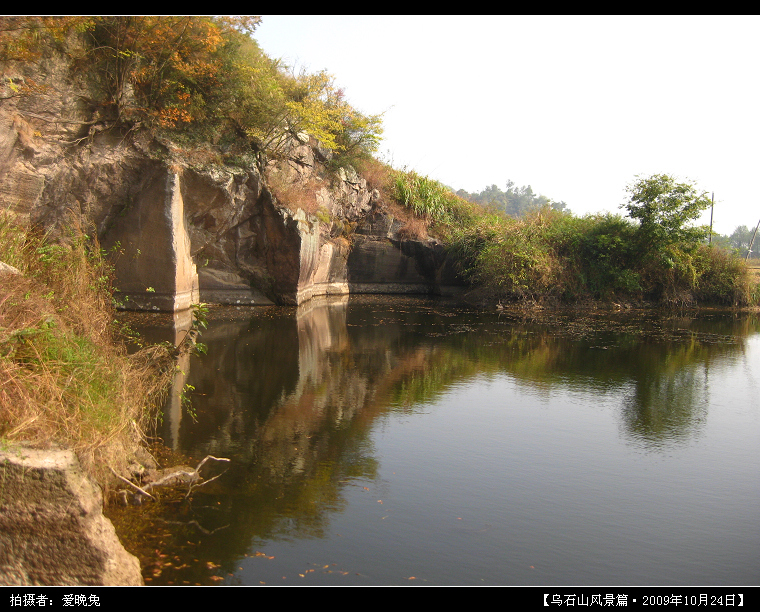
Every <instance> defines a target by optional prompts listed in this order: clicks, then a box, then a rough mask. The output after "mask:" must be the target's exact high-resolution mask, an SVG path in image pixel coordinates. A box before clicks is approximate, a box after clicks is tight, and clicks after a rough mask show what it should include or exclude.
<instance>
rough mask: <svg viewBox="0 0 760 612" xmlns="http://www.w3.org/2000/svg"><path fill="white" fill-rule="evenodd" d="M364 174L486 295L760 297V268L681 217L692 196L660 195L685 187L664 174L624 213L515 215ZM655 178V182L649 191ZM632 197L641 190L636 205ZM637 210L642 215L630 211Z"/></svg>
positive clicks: (719, 301)
mask: <svg viewBox="0 0 760 612" xmlns="http://www.w3.org/2000/svg"><path fill="white" fill-rule="evenodd" d="M366 174H367V176H371V177H372V180H373V181H374V183H375V184H377V185H383V186H384V189H385V193H386V195H387V196H389V197H390V199H392V200H394V201H395V202H396V204H397V205H400V206H403V207H406V208H407V209H408V210H410V211H411V212H413V213H414V215H415V216H416V218H417V219H418V221H417V223H418V224H419V223H423V224H424V228H425V231H426V232H427V233H429V234H430V235H433V236H436V237H438V238H440V239H441V240H442V241H443V242H444V243H445V244H447V245H448V247H449V249H450V251H451V252H452V253H453V254H454V255H455V256H456V258H457V259H458V261H459V265H460V268H461V271H462V273H463V274H464V275H465V276H466V277H467V278H468V279H469V280H470V281H471V282H472V283H473V285H474V286H476V287H478V288H479V289H480V291H481V292H482V293H483V294H485V295H487V296H489V297H490V298H491V299H493V300H501V301H531V302H538V303H544V304H546V303H551V304H561V303H573V304H577V303H579V302H584V301H601V302H627V303H642V302H648V303H654V304H657V305H661V306H672V307H684V306H693V305H698V304H702V305H707V304H710V305H720V306H731V307H734V306H753V305H757V304H758V299H759V298H760V291H759V290H758V283H757V278H756V277H755V276H754V275H753V274H752V273H751V271H750V270H749V268H748V267H747V265H746V264H745V262H744V260H743V259H741V258H739V257H737V256H736V255H734V254H732V253H731V252H729V251H727V250H725V249H723V248H720V247H716V246H711V245H708V244H705V243H704V242H703V240H702V234H703V231H702V230H701V229H700V228H694V227H691V226H690V225H688V221H689V220H690V218H693V217H694V216H695V215H696V214H697V213H698V207H699V205H700V203H699V201H696V204H695V203H694V201H695V200H696V198H695V197H692V199H691V200H688V198H686V199H685V200H678V199H676V202H675V204H674V203H673V202H671V201H670V200H668V199H667V198H673V197H675V198H678V197H681V194H680V191H683V190H684V189H686V188H688V187H689V185H684V184H676V183H673V182H668V180H669V179H670V177H665V176H656V177H651V178H650V179H641V180H640V181H639V183H637V184H636V185H635V186H636V187H637V188H640V190H641V191H644V188H646V189H648V190H650V191H646V192H645V195H644V196H640V195H639V194H640V191H637V192H635V193H634V194H633V195H632V200H631V202H632V203H631V204H629V208H630V210H631V211H632V213H631V217H630V218H629V217H624V216H622V215H613V214H596V215H587V216H584V217H576V216H574V215H573V214H571V213H569V212H564V211H558V210H553V209H551V208H549V207H544V208H541V209H538V210H534V211H533V212H532V213H530V214H528V215H526V216H524V217H521V218H519V219H514V218H511V217H509V216H507V215H506V214H503V213H501V212H498V211H496V210H489V209H487V208H484V207H482V206H479V205H476V204H473V203H471V202H468V201H466V200H463V199H462V198H459V197H458V196H456V195H455V194H454V193H452V192H451V190H450V189H449V188H447V187H446V186H444V185H442V184H441V183H438V182H437V181H434V180H432V179H429V178H427V177H423V176H420V175H418V174H417V173H415V172H410V171H399V170H393V169H391V168H389V167H385V168H382V167H381V166H380V165H378V164H374V165H372V166H369V167H368V169H367V173H366ZM666 179H667V180H666ZM653 185H654V187H653ZM653 188H654V189H655V191H657V189H659V190H660V191H659V192H657V193H655V194H654V195H651V193H650V192H651V190H652V189H653ZM679 190H680V191H679ZM671 192H675V193H676V196H672V193H671ZM687 196H691V194H690V193H688V194H687ZM635 197H636V198H643V197H646V198H648V200H646V201H644V202H643V204H641V205H640V204H639V201H638V200H635V199H634V198H635ZM650 200H651V201H650ZM662 202H665V203H664V204H663V203H662ZM684 202H685V203H684ZM658 207H659V208H658ZM690 207H691V208H690ZM642 210H643V211H645V212H644V213H641V211H642ZM652 211H654V212H652ZM655 213H656V215H655ZM642 214H644V218H643V219H640V218H639V217H637V216H635V215H639V216H640V215H642ZM647 215H648V216H647ZM422 233H424V232H422V231H421V230H420V229H419V228H417V229H416V234H417V235H420V234H422Z"/></svg>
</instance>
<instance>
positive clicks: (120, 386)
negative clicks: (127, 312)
mask: <svg viewBox="0 0 760 612" xmlns="http://www.w3.org/2000/svg"><path fill="white" fill-rule="evenodd" d="M70 238H71V239H70V240H69V241H68V243H67V244H66V243H56V242H53V241H51V240H50V239H49V238H48V237H45V236H43V235H40V234H39V233H35V232H33V231H29V230H28V229H26V228H22V227H19V226H18V225H16V224H14V222H13V221H11V220H9V219H8V218H6V217H4V216H0V261H5V262H6V263H10V264H11V265H13V266H15V267H16V268H18V269H19V270H20V272H21V274H20V275H16V274H3V275H2V276H0V441H10V442H24V443H26V444H31V445H34V446H37V447H42V448H45V447H50V446H52V445H55V446H61V447H66V448H71V449H72V450H74V451H75V452H76V453H77V455H78V456H79V458H80V461H81V462H82V464H83V467H84V468H85V470H86V471H87V472H88V473H90V474H91V475H92V476H93V477H95V478H96V479H97V480H98V481H99V482H101V483H102V484H105V483H107V482H108V479H109V477H110V468H113V469H114V470H116V471H117V472H121V473H123V472H124V471H125V467H126V464H127V461H128V460H129V458H130V457H132V456H133V455H134V452H135V450H136V449H137V446H138V445H139V444H140V442H141V437H142V429H143V426H144V425H145V424H146V419H147V418H148V415H149V411H148V408H150V407H152V406H154V405H155V403H156V402H158V401H159V400H160V397H161V395H162V393H163V391H164V390H165V389H166V383H167V382H168V380H169V378H168V377H169V376H170V375H171V367H170V366H171V364H172V363H173V362H172V360H171V358H170V355H169V352H168V351H167V350H166V349H165V348H163V347H152V348H149V349H145V350H143V351H142V352H140V353H138V354H136V355H127V353H126V350H125V348H124V346H123V344H121V343H120V342H119V341H118V338H117V336H118V333H117V331H116V330H115V327H114V311H113V306H112V302H111V295H112V294H111V291H110V278H111V277H110V270H109V268H108V266H107V265H106V263H105V262H104V260H103V258H102V257H101V256H100V253H99V251H98V249H97V245H89V247H90V248H88V241H87V239H86V238H85V237H84V235H83V234H76V233H75V234H73V235H72V236H71V237H70Z"/></svg>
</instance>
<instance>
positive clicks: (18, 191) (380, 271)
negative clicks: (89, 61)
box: [0, 58, 461, 311]
mask: <svg viewBox="0 0 760 612" xmlns="http://www.w3.org/2000/svg"><path fill="white" fill-rule="evenodd" d="M32 69H33V70H35V71H36V72H35V73H34V75H32V76H34V77H35V79H36V80H37V81H39V82H44V83H46V85H48V86H49V92H50V93H48V94H47V95H45V96H27V97H24V96H20V97H17V98H11V99H8V100H3V104H2V105H0V207H2V208H3V209H5V210H8V211H10V212H12V213H15V214H17V215H20V216H22V217H24V218H26V219H28V220H30V221H31V222H33V223H37V224H39V225H40V226H42V227H44V228H46V229H53V230H55V231H58V232H59V233H61V234H65V232H66V231H67V228H68V227H70V226H71V224H72V221H73V220H75V221H76V223H79V224H81V225H82V226H83V227H84V228H85V230H86V231H87V232H91V231H93V228H94V233H96V234H97V237H98V239H99V240H100V242H101V244H102V245H103V246H104V247H105V248H106V249H107V250H108V252H109V253H110V254H111V256H112V257H113V259H114V263H115V266H116V285H117V288H118V289H119V290H120V291H121V293H122V298H123V299H122V303H123V306H124V307H125V308H133V309H148V310H155V309H158V310H168V311H180V310H182V309H185V308H187V307H188V306H190V305H191V304H192V303H194V302H198V301H204V302H208V303H222V304H225V303H231V304H271V303H275V302H277V303H286V304H300V303H302V302H304V301H306V300H308V299H310V298H312V297H314V296H317V295H334V294H346V293H350V292H357V291H358V292H383V293H392V292H402V293H410V292H414V293H419V292H422V293H431V292H432V293H441V292H450V291H452V290H454V289H455V288H456V287H461V282H460V281H459V280H457V279H456V277H455V275H452V274H451V271H452V268H451V266H450V264H449V262H447V260H446V258H445V256H444V253H443V251H442V249H441V247H440V245H438V244H437V243H435V242H434V241H426V242H425V241H417V242H416V243H414V244H412V243H410V242H408V241H406V240H402V239H401V238H400V236H399V235H398V229H399V225H398V224H397V223H396V224H394V221H393V218H392V217H391V216H389V215H388V213H387V212H385V205H384V203H383V202H382V200H381V198H380V197H379V195H378V193H377V192H373V191H371V190H370V189H368V187H367V183H366V181H365V180H364V179H363V178H361V177H360V176H358V175H357V173H356V172H355V171H354V170H353V169H351V168H350V167H348V168H341V169H339V170H338V171H337V172H333V173H328V172H327V171H326V168H325V166H324V163H325V162H326V160H327V159H328V158H329V156H330V154H329V152H327V151H325V150H324V149H323V148H321V147H320V145H319V143H318V142H316V141H315V140H314V139H313V138H310V137H309V136H308V135H305V134H298V135H294V136H293V137H292V138H291V139H290V141H289V145H288V146H289V149H288V150H286V151H285V154H284V156H283V157H282V158H281V159H279V160H278V161H272V162H269V163H268V164H266V166H264V165H262V164H261V163H260V162H259V161H258V160H257V159H256V158H255V157H254V156H250V158H249V160H248V161H247V162H241V161H240V160H237V161H236V164H238V165H235V166H232V165H225V164H224V163H222V159H223V156H222V154H221V152H220V151H218V150H216V149H214V147H213V146H211V145H208V146H205V147H200V148H196V149H187V148H185V149H183V148H182V147H180V146H179V145H177V144H176V143H172V142H169V141H159V140H157V139H155V138H154V137H152V136H151V135H150V134H149V133H148V132H147V131H144V130H143V131H141V130H139V129H132V130H127V129H125V128H121V127H119V126H118V125H116V124H115V122H114V121H112V120H111V121H109V120H108V118H107V117H104V116H103V114H102V112H103V111H102V109H100V110H98V109H97V108H95V107H94V106H93V105H91V104H90V103H89V102H88V100H89V98H88V91H87V87H86V83H85V82H84V79H85V77H83V76H82V75H79V76H75V75H73V74H72V73H70V72H69V71H68V70H67V69H66V66H65V65H64V63H62V62H60V61H58V62H57V61H56V59H55V58H48V59H46V60H45V61H42V62H40V64H39V65H38V66H36V67H33V68H29V70H32ZM199 159H202V160H203V162H202V163H201V162H199V161H198V160H199ZM208 160H211V161H208ZM442 271H443V272H442Z"/></svg>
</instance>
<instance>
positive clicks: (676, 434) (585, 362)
mask: <svg viewBox="0 0 760 612" xmlns="http://www.w3.org/2000/svg"><path fill="white" fill-rule="evenodd" d="M757 331H758V321H757V318H756V317H754V316H750V315H743V316H732V315H725V316H723V315H714V316H713V317H712V320H708V321H705V320H703V319H693V318H688V317H684V318H672V317H671V318H667V317H666V318H663V317H660V316H657V315H655V314H653V313H650V314H618V315H612V314H605V315H595V316H591V315H571V314H558V313H553V314H548V315H542V316H540V317H539V316H535V315H516V314H506V313H504V312H500V313H482V312H477V311H472V310H468V309H463V308H461V307H456V306H454V305H449V304H446V303H443V302H438V301H428V300H418V299H410V298H401V299H396V300H389V298H382V299H380V298H378V299H375V298H372V297H364V298H351V299H350V300H349V299H348V298H345V297H344V298H336V299H332V300H329V301H321V302H319V303H318V302H316V301H315V302H312V303H309V304H307V305H305V306H301V307H299V308H297V309H296V308H292V307H291V308H280V307H263V308H258V309H255V310H244V309H241V310H235V309H229V308H226V309H218V310H213V311H212V316H211V320H210V324H209V328H208V329H207V330H206V331H204V333H203V335H202V338H201V340H202V341H203V343H204V344H206V345H207V347H208V354H207V355H205V356H202V357H200V358H198V357H193V358H192V359H191V361H190V363H189V367H188V370H187V371H186V372H185V374H183V375H181V376H180V378H179V379H178V381H177V383H176V385H175V387H176V389H177V390H179V389H181V388H183V387H184V385H186V384H189V385H192V387H193V388H194V389H193V390H192V392H191V393H190V397H191V399H192V412H193V413H194V415H195V420H193V418H191V416H190V415H189V414H188V413H187V412H184V413H180V411H179V409H178V407H179V404H178V400H177V398H176V393H175V398H174V399H173V402H174V403H173V404H172V406H173V408H171V409H169V408H168V407H167V410H166V418H165V423H164V436H165V440H166V441H167V442H168V443H170V444H171V445H172V446H173V447H174V448H176V449H178V450H181V451H182V452H184V453H185V454H187V455H189V456H191V457H192V458H193V459H194V460H199V459H201V458H202V457H204V456H205V455H208V454H211V455H215V456H217V457H229V458H231V459H232V460H233V467H232V468H231V469H230V470H229V471H228V472H227V473H226V474H225V475H224V477H223V478H220V479H219V480H217V481H215V482H214V483H212V484H210V485H209V486H208V487H205V488H204V489H199V490H198V493H196V503H194V507H193V509H192V510H189V509H187V508H185V509H178V510H177V516H176V519H177V520H178V521H180V522H181V521H182V520H187V521H190V519H191V518H192V519H193V520H197V521H198V522H199V523H201V524H203V528H204V531H205V532H206V533H209V532H214V530H216V529H219V528H224V529H225V534H226V535H224V537H207V536H204V535H203V534H202V533H200V532H197V531H194V530H193V529H192V528H191V527H188V528H187V529H185V530H183V532H182V535H181V536H179V537H180V539H183V540H189V541H194V542H198V543H201V542H202V543H203V550H202V552H201V551H200V550H198V549H195V550H194V551H193V553H192V554H193V555H194V556H195V557H196V558H197V557H198V556H200V557H201V558H203V559H217V560H218V559H233V560H234V559H235V558H239V557H242V556H244V555H246V554H247V553H248V551H250V550H251V547H252V546H255V545H256V543H257V542H263V541H266V540H282V539H288V538H304V537H306V538H309V537H321V536H322V535H323V533H324V530H325V526H326V525H327V524H328V521H329V517H330V515H331V513H333V512H336V511H341V509H342V508H343V505H344V500H343V492H344V490H345V487H347V486H351V485H352V484H353V483H355V482H357V481H358V480H372V479H374V478H376V475H377V469H378V465H377V460H376V458H375V456H374V454H373V448H372V443H371V440H370V436H369V433H370V431H371V428H372V426H373V423H375V422H376V421H377V420H378V419H382V418H383V417H384V416H385V415H388V414H389V413H391V412H398V411H401V412H409V413H414V412H415V411H417V410H420V409H423V408H424V409H427V408H426V407H428V408H429V405H430V403H431V402H433V401H435V399H436V398H437V397H439V396H441V395H442V394H445V393H446V392H447V391H448V390H450V389H451V388H453V387H456V386H458V385H463V384H467V383H468V382H471V381H473V380H475V379H478V378H483V379H484V380H486V381H489V380H494V379H496V378H499V377H507V378H508V379H510V380H511V381H513V382H514V384H516V385H517V386H519V387H520V388H522V389H524V390H525V392H526V393H531V394H533V395H539V396H542V395H543V396H546V397H549V396H551V395H552V393H554V392H555V391H556V390H564V391H570V392H572V391H581V392H582V393H584V394H586V395H588V396H594V395H596V396H605V397H609V396H612V397H615V398H619V405H620V415H619V420H620V423H621V425H622V426H621V436H623V438H624V439H625V440H626V441H627V442H628V443H630V444H634V445H639V446H642V447H644V448H646V449H647V450H649V451H657V449H661V448H664V447H668V446H669V445H672V444H678V443H679V442H681V441H684V440H688V439H690V438H691V437H693V436H695V435H698V433H699V431H700V429H701V427H702V425H703V423H704V422H705V420H706V419H707V418H709V414H708V397H709V395H710V392H711V389H710V384H711V373H712V372H713V371H714V370H718V371H719V370H720V369H721V367H722V364H724V363H732V362H734V361H735V360H737V359H741V358H742V354H743V350H744V339H745V338H747V337H748V336H749V335H750V334H754V333H757ZM466 408H467V407H466V406H465V407H463V409H466ZM202 496H207V497H209V499H213V500H215V501H214V503H215V507H214V508H213V511H205V510H202V509H201V505H200V504H198V503H197V500H198V499H199V498H200V497H202ZM183 517H184V519H183ZM205 573H207V572H205V571H201V574H205ZM168 575H169V574H167V573H165V575H164V576H165V577H166V576H168ZM193 580H200V581H205V579H204V578H203V577H201V576H200V575H197V574H196V575H195V576H194V578H193ZM154 583H155V582H154Z"/></svg>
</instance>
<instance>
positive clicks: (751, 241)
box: [745, 221, 760, 261]
mask: <svg viewBox="0 0 760 612" xmlns="http://www.w3.org/2000/svg"><path fill="white" fill-rule="evenodd" d="M758 227H760V221H758V222H757V225H756V226H755V233H754V234H752V240H750V241H749V248H748V249H747V259H746V260H745V261H749V254H750V253H751V252H752V245H753V244H754V243H755V236H757V228H758Z"/></svg>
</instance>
